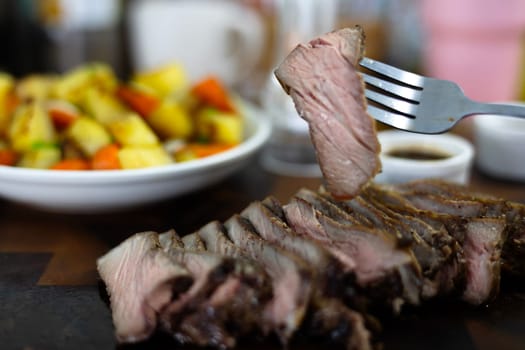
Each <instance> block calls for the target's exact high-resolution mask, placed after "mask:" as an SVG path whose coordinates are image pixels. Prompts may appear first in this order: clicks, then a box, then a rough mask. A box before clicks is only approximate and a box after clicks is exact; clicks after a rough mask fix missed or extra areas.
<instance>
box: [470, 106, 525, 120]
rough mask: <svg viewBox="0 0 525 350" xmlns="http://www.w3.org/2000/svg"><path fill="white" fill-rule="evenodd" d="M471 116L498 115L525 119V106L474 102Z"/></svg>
mask: <svg viewBox="0 0 525 350" xmlns="http://www.w3.org/2000/svg"><path fill="white" fill-rule="evenodd" d="M472 107H473V108H472V109H471V111H470V113H469V115H472V114H497V115H508V116H512V117H519V118H525V104H523V105H511V104H498V103H479V102H474V105H473V106H472Z"/></svg>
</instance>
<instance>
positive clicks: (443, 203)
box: [396, 181, 507, 305]
mask: <svg viewBox="0 0 525 350" xmlns="http://www.w3.org/2000/svg"><path fill="white" fill-rule="evenodd" d="M425 183H426V182H423V181H418V182H414V190H411V189H410V183H409V184H404V185H400V186H396V187H397V188H399V190H398V192H399V193H400V194H401V195H402V196H403V197H404V198H406V199H407V200H408V201H409V202H410V203H412V205H414V206H415V207H416V208H419V209H422V210H426V211H431V212H435V213H438V215H439V214H441V215H442V214H445V215H448V217H446V216H445V217H444V218H446V219H447V221H449V222H454V220H453V219H451V217H454V216H456V217H459V218H461V219H462V220H464V221H465V224H464V225H463V228H464V229H463V230H461V231H462V233H463V237H461V236H459V235H456V237H455V238H456V239H457V240H458V242H459V243H460V244H461V245H462V248H463V254H464V258H465V268H466V280H465V290H464V293H463V298H464V300H466V301H467V302H469V303H472V304H475V305H478V304H482V303H485V302H488V301H490V300H491V298H493V297H494V296H495V295H496V294H497V292H498V290H499V281H500V268H499V266H500V261H499V259H500V256H501V250H502V246H503V242H504V241H505V239H506V234H507V231H506V229H505V227H506V225H505V223H506V218H505V214H504V212H503V208H504V206H503V205H501V203H492V202H491V201H490V200H488V199H486V201H483V200H474V198H473V197H470V196H466V195H463V196H461V195H457V196H455V197H452V193H448V192H447V190H445V189H446V187H444V189H443V190H440V187H439V186H437V184H439V182H434V181H429V182H428V183H429V184H431V185H429V186H428V188H427V187H426V186H424V184H425ZM451 186H452V185H451ZM458 189H459V188H458ZM496 257H497V259H498V262H497V263H496V264H493V263H491V262H490V259H493V258H494V259H495V258H496ZM487 259H489V261H488V262H487V261H486V260H487ZM496 265H497V266H496ZM496 267H497V268H496Z"/></svg>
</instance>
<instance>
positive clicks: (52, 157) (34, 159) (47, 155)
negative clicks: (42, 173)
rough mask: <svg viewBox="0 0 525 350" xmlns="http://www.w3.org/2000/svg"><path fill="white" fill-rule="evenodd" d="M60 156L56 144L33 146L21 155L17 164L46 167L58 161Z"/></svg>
mask: <svg viewBox="0 0 525 350" xmlns="http://www.w3.org/2000/svg"><path fill="white" fill-rule="evenodd" d="M60 157H61V152H60V149H59V148H58V147H56V146H53V145H41V146H35V147H34V148H33V149H31V150H28V151H26V152H25V153H24V154H23V155H22V157H21V158H20V161H19V162H18V164H17V165H18V166H21V167H24V168H35V169H48V168H50V167H51V166H53V165H54V164H56V163H57V162H59V161H60Z"/></svg>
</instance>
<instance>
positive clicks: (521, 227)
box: [401, 180, 525, 277]
mask: <svg viewBox="0 0 525 350" xmlns="http://www.w3.org/2000/svg"><path fill="white" fill-rule="evenodd" d="M401 191H410V192H411V193H414V192H415V193H418V194H431V195H434V196H438V197H440V198H446V199H454V198H456V199H461V200H463V201H474V202H478V203H480V207H479V212H478V213H474V214H478V216H487V217H501V216H504V217H505V220H506V229H505V236H506V239H505V242H504V243H503V251H502V254H501V256H502V269H503V271H504V272H505V273H507V274H509V275H511V276H515V277H520V276H525V264H523V259H524V258H525V205H523V204H521V203H515V202H509V201H506V200H504V199H501V198H497V197H494V196H491V195H488V194H485V193H479V192H475V191H472V190H469V189H468V188H466V187H465V186H462V185H458V184H452V183H448V182H445V181H441V180H420V181H414V182H410V183H408V184H406V185H404V186H402V187H401Z"/></svg>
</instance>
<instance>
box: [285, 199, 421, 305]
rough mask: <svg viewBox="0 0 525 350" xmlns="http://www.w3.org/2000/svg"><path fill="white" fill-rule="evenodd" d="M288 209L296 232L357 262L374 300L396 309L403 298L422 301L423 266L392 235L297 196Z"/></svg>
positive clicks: (363, 284) (362, 282)
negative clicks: (349, 221)
mask: <svg viewBox="0 0 525 350" xmlns="http://www.w3.org/2000/svg"><path fill="white" fill-rule="evenodd" d="M284 211H285V213H286V218H287V221H288V223H289V224H290V226H291V227H292V228H294V230H295V231H296V232H298V233H299V234H302V235H306V236H309V237H311V238H313V239H316V240H317V241H319V242H320V243H322V244H324V245H325V246H326V247H330V248H329V249H331V250H333V251H334V250H337V252H338V253H339V254H344V255H346V256H347V257H348V258H349V259H350V260H352V261H354V263H355V273H356V277H357V283H358V284H359V285H360V286H361V287H363V288H367V291H369V292H370V295H371V296H372V297H374V299H384V298H386V300H388V303H389V304H391V305H392V306H393V307H394V309H395V310H396V311H397V310H398V309H399V306H400V304H401V303H402V302H403V300H406V301H408V302H409V303H411V304H418V303H419V294H420V287H421V286H420V284H421V276H420V271H419V266H418V264H417V262H416V261H415V260H414V257H413V255H412V254H411V252H410V251H408V250H406V249H400V248H398V246H397V244H396V240H395V239H394V238H393V237H392V236H390V235H388V234H385V233H384V232H382V231H381V230H377V229H372V228H368V227H364V226H356V225H345V224H342V223H339V222H337V221H335V220H333V219H331V218H330V217H327V216H326V215H324V214H322V213H321V212H319V211H318V210H316V209H315V208H314V207H313V206H312V205H311V204H310V203H308V202H306V201H305V200H303V199H301V198H297V197H294V198H292V200H291V201H290V202H289V203H288V204H287V205H285V206H284Z"/></svg>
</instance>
